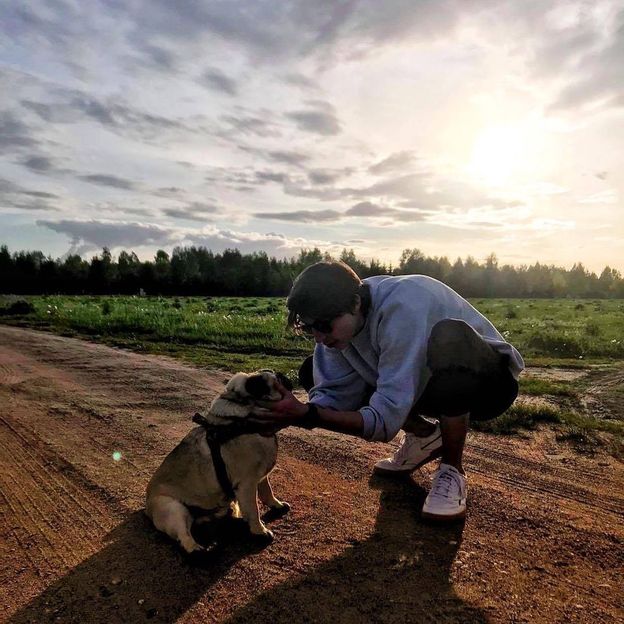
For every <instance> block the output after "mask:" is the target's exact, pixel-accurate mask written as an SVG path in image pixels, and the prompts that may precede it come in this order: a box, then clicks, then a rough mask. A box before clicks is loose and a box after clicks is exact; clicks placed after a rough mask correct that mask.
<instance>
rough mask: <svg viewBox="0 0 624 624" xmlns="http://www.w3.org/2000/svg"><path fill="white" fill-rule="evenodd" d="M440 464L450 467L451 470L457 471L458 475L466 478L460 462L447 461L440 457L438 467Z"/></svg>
mask: <svg viewBox="0 0 624 624" xmlns="http://www.w3.org/2000/svg"><path fill="white" fill-rule="evenodd" d="M442 464H446V465H447V466H452V467H453V468H455V470H457V472H459V474H462V475H464V476H466V471H465V470H464V467H463V465H462V463H461V462H457V461H453V460H448V459H445V458H444V457H442V459H441V460H440V465H442Z"/></svg>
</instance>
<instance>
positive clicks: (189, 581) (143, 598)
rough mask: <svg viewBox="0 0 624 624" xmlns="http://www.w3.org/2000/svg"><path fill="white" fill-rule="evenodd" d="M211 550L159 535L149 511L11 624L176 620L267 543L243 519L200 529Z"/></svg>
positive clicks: (201, 538) (137, 515)
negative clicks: (187, 550)
mask: <svg viewBox="0 0 624 624" xmlns="http://www.w3.org/2000/svg"><path fill="white" fill-rule="evenodd" d="M194 534H195V537H196V539H197V540H198V541H200V543H202V545H206V546H207V548H208V550H207V552H206V553H204V554H203V555H202V556H201V557H198V558H190V557H189V556H188V555H185V554H184V553H183V551H182V550H181V549H180V548H177V547H176V546H175V545H174V543H173V542H172V540H171V539H169V538H168V537H167V536H165V535H164V534H162V533H159V532H157V531H156V530H155V529H154V527H153V526H152V524H151V522H150V521H149V520H148V519H147V517H146V516H145V515H144V513H143V511H136V512H134V513H132V514H130V515H129V516H128V517H127V518H126V519H125V521H124V522H122V523H121V524H120V525H118V526H117V527H116V528H115V529H113V531H111V532H110V533H109V534H108V535H107V536H106V542H107V543H106V545H105V546H104V547H103V548H101V549H100V550H99V551H98V552H97V553H95V554H94V555H92V556H91V557H89V558H88V559H86V560H85V561H83V562H82V563H80V564H79V565H77V566H76V567H75V568H73V569H72V570H71V571H69V572H68V573H67V574H66V575H65V576H64V577H63V578H61V579H59V580H58V581H56V582H55V583H53V584H52V585H51V586H50V587H48V588H47V589H46V590H44V591H43V592H42V593H41V594H40V595H38V596H37V597H35V598H34V599H33V600H31V602H30V603H28V604H27V605H26V606H24V607H23V608H22V609H20V610H19V611H18V612H17V613H15V614H14V615H13V617H11V618H10V620H9V622H10V623H11V624H24V623H26V622H28V623H33V624H34V623H37V624H40V623H46V622H63V623H68V622H71V623H74V622H75V623H76V624H78V623H79V624H85V623H89V624H92V623H96V622H102V623H106V624H111V623H112V622H143V621H145V620H146V619H147V620H150V621H155V622H174V621H176V620H177V619H178V618H179V617H180V616H181V615H182V614H183V613H185V612H186V611H187V610H188V609H189V608H190V607H192V606H193V605H194V604H195V603H196V602H197V601H198V600H199V599H200V598H201V597H202V596H204V595H205V593H206V591H207V590H208V589H209V588H210V587H211V586H212V585H213V584H214V583H216V582H217V581H218V580H219V579H221V578H222V577H223V576H224V575H225V574H226V573H227V571H228V570H229V568H230V567H231V566H232V565H234V564H235V563H236V562H237V561H239V560H240V559H243V558H245V557H247V556H249V555H250V554H253V553H255V552H258V550H260V549H262V548H264V547H265V546H266V544H263V543H260V542H254V541H253V540H250V539H249V532H248V528H247V525H246V524H245V523H244V522H243V521H242V520H235V519H224V520H222V521H219V522H215V523H212V524H211V525H203V526H201V527H198V528H197V529H194Z"/></svg>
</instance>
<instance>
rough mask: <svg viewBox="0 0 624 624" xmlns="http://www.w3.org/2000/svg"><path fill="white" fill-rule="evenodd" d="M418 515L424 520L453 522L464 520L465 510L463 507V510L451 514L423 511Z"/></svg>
mask: <svg viewBox="0 0 624 624" xmlns="http://www.w3.org/2000/svg"><path fill="white" fill-rule="evenodd" d="M420 517H421V518H423V519H424V520H431V521H433V522H454V521H456V520H464V519H465V518H466V510H465V509H464V510H463V511H460V512H458V513H456V514H452V515H440V514H434V513H430V512H427V511H423V512H421V514H420Z"/></svg>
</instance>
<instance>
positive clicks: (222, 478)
mask: <svg viewBox="0 0 624 624" xmlns="http://www.w3.org/2000/svg"><path fill="white" fill-rule="evenodd" d="M206 442H208V448H209V449H210V456H211V457H212V465H213V466H214V469H215V473H216V474H217V481H218V482H219V485H220V486H221V489H222V490H223V493H224V494H225V495H226V496H227V498H229V499H230V500H234V499H235V498H236V495H235V494H234V488H233V487H232V482H231V481H230V478H229V477H228V474H227V470H226V468H225V462H224V461H223V457H222V456H221V444H220V443H219V442H217V440H215V439H213V438H211V437H210V436H208V435H207V436H206Z"/></svg>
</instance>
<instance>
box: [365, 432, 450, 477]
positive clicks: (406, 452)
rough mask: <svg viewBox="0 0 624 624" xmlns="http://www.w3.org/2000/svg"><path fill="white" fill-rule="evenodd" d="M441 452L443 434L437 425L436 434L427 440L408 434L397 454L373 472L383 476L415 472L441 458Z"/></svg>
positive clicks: (377, 466) (381, 462)
mask: <svg viewBox="0 0 624 624" xmlns="http://www.w3.org/2000/svg"><path fill="white" fill-rule="evenodd" d="M441 452H442V433H441V432H440V423H436V428H435V430H434V432H433V433H432V434H431V435H430V436H428V437H426V438H418V437H416V436H415V435H414V434H413V433H406V434H405V436H404V438H403V440H402V441H401V446H399V448H398V449H397V450H396V452H395V454H394V455H393V456H392V457H386V459H382V460H381V461H378V462H377V463H376V464H375V467H374V468H373V472H375V473H376V474H383V475H392V474H407V473H410V472H414V470H416V468H420V467H421V466H424V465H425V464H426V463H427V462H430V461H431V460H433V459H435V458H436V457H439V456H440V454H441Z"/></svg>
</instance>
